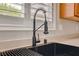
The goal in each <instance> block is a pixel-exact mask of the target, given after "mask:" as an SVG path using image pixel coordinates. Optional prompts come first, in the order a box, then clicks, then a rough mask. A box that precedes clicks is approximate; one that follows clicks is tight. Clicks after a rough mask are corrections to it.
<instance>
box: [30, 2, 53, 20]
mask: <svg viewBox="0 0 79 59" xmlns="http://www.w3.org/2000/svg"><path fill="white" fill-rule="evenodd" d="M38 8H43V9H45V10H46V11H47V12H46V15H47V19H48V20H51V19H52V4H51V3H32V4H31V18H32V19H33V16H34V14H35V11H36V10H37V9H38ZM49 15H50V16H49ZM37 19H40V20H41V19H44V14H43V12H38V14H37Z"/></svg>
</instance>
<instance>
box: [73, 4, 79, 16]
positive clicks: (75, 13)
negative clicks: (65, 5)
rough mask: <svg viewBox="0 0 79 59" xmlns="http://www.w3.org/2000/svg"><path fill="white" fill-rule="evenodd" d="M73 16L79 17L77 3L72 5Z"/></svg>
mask: <svg viewBox="0 0 79 59" xmlns="http://www.w3.org/2000/svg"><path fill="white" fill-rule="evenodd" d="M74 16H76V17H79V3H76V4H74Z"/></svg>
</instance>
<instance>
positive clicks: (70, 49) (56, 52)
mask: <svg viewBox="0 0 79 59" xmlns="http://www.w3.org/2000/svg"><path fill="white" fill-rule="evenodd" d="M0 56H79V47H75V46H70V45H66V44H61V43H50V44H44V45H39V46H36V47H30V48H27V47H22V48H17V49H12V50H8V51H4V52H0Z"/></svg>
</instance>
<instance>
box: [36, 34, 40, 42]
mask: <svg viewBox="0 0 79 59" xmlns="http://www.w3.org/2000/svg"><path fill="white" fill-rule="evenodd" d="M39 42H40V39H39V33H38V40H37V41H36V43H39Z"/></svg>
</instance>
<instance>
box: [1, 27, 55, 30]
mask: <svg viewBox="0 0 79 59" xmlns="http://www.w3.org/2000/svg"><path fill="white" fill-rule="evenodd" d="M32 30H33V29H32V28H9V27H7V28H5V27H4V28H0V31H32ZM52 30H55V29H49V31H52ZM38 31H43V29H39V30H38Z"/></svg>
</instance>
